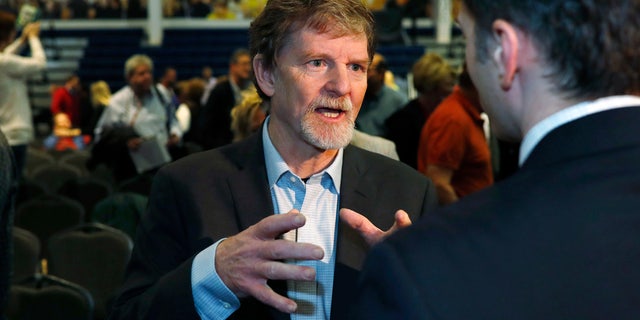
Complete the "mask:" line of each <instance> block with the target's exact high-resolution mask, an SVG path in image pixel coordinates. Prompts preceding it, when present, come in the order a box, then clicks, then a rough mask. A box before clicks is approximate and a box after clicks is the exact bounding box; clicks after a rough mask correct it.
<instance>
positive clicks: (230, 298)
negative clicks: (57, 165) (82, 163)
mask: <svg viewBox="0 0 640 320" xmlns="http://www.w3.org/2000/svg"><path fill="white" fill-rule="evenodd" d="M97 2H98V1H96V3H97ZM197 2H199V1H190V3H191V4H192V5H195V4H196V3H197ZM203 2H204V1H201V2H199V3H203ZM222 2H225V4H228V3H227V2H226V1H218V2H217V1H213V2H212V3H207V4H208V5H212V6H215V5H217V4H219V3H222ZM230 2H235V1H230ZM408 2H409V1H393V3H394V4H395V5H400V6H404V5H407V3H408ZM71 3H73V1H70V3H69V4H71ZM133 3H136V2H135V1H131V0H129V1H128V5H129V6H131V5H132V4H133ZM167 3H170V2H167ZM460 3H461V4H460V5H459V6H456V8H458V9H459V10H458V9H457V10H456V12H455V16H456V19H457V22H458V24H459V26H460V28H461V30H462V32H463V34H464V35H465V37H466V39H467V41H466V54H465V62H464V64H463V65H462V66H459V67H458V66H451V65H450V64H449V62H447V60H446V59H444V58H443V57H441V56H439V55H437V54H435V53H431V52H428V53H426V54H425V55H423V56H422V57H420V58H419V59H418V60H417V61H415V64H414V65H413V67H412V69H411V74H412V77H411V78H410V79H411V80H412V82H411V83H408V84H403V83H401V82H399V81H397V80H398V79H397V78H394V75H393V74H392V73H391V71H390V70H389V67H388V63H387V61H386V59H387V58H386V57H384V56H383V55H382V54H380V53H379V52H377V51H376V33H375V32H376V30H375V21H374V18H373V15H372V14H371V10H370V6H367V4H365V3H364V2H362V1H360V0H332V1H326V0H311V1H302V0H296V1H285V0H270V1H268V2H266V4H264V5H263V8H261V10H259V12H257V13H256V17H255V19H254V20H253V22H252V24H251V26H250V28H249V30H248V32H249V43H248V48H238V49H237V50H235V51H234V52H232V53H231V54H230V56H229V69H228V73H227V74H225V75H220V76H218V77H214V76H213V75H211V72H210V69H209V68H207V67H206V66H205V67H203V76H202V77H198V78H192V79H180V70H177V69H175V68H173V67H168V68H166V69H164V70H155V69H154V63H153V60H152V59H151V58H150V57H149V56H147V55H143V54H135V55H133V56H131V57H129V58H128V59H127V60H126V61H123V75H124V78H125V79H126V85H125V86H124V87H123V88H109V87H108V85H106V83H104V82H96V83H93V84H90V86H88V88H90V90H88V91H87V90H83V89H82V88H83V84H82V83H81V79H79V78H78V77H77V76H76V75H70V76H69V77H68V78H67V79H66V80H65V82H64V83H61V84H60V85H59V86H58V87H56V88H55V90H52V105H51V114H52V119H53V123H54V128H53V130H52V136H51V137H50V141H49V142H48V144H46V145H47V146H48V148H51V149H57V150H58V149H65V148H69V149H84V148H87V149H88V150H90V152H91V154H92V158H91V160H90V162H89V166H90V167H92V168H95V167H96V166H98V165H104V166H106V167H107V168H108V169H109V170H110V171H111V172H112V174H113V177H114V179H115V181H120V182H121V181H125V180H128V179H129V178H131V177H134V176H136V175H139V174H141V173H149V172H151V173H152V175H153V177H154V182H153V186H152V188H151V190H150V192H149V194H148V197H149V198H148V199H149V200H148V204H147V209H146V212H145V214H144V216H143V217H142V219H141V220H140V222H139V223H140V225H139V227H138V231H137V233H136V239H135V246H134V249H133V253H132V257H131V262H130V264H129V267H128V269H127V272H126V277H125V279H124V283H123V286H122V290H121V291H120V292H119V293H118V295H117V297H116V298H115V300H114V301H113V306H112V307H113V309H112V313H111V318H112V319H132V318H140V319H142V318H144V319H148V318H151V319H155V318H171V319H197V318H202V319H226V318H230V319H236V318H237V319H249V318H251V319H253V318H256V319H277V318H282V317H285V318H289V317H290V318H291V319H414V318H415V319H429V318H432V317H439V318H444V319H449V318H450V319H464V318H471V319H474V318H482V319H496V318H518V319H539V318H551V319H576V318H579V319H583V318H584V319H591V318H616V319H626V318H629V319H631V318H636V317H639V316H640V312H639V311H638V310H639V309H638V308H637V301H638V290H637V287H638V285H640V273H638V272H637V271H635V269H636V268H634V266H635V265H637V264H638V263H639V262H640V261H638V257H640V241H638V240H637V229H638V226H639V225H640V216H638V214H637V211H638V210H637V207H638V205H640V193H639V192H638V190H640V166H638V164H637V162H638V160H639V159H640V140H638V135H637V134H635V131H636V129H634V128H636V127H637V122H638V121H640V113H639V112H638V110H640V109H639V108H640V107H639V106H640V98H638V96H639V95H640V77H639V76H638V74H640V73H639V71H638V70H640V66H639V65H638V64H639V63H640V59H638V58H639V56H640V53H639V51H638V50H639V49H638V45H640V23H639V22H638V21H639V20H638V19H637V14H638V13H640V1H637V0H633V1H627V2H624V3H623V2H615V3H614V2H603V1H594V0H562V1H561V0H553V1H545V2H544V4H542V3H541V1H535V0H518V1H511V0H461V1H460ZM180 8H182V9H180ZM180 8H178V7H177V6H176V8H175V9H176V11H175V12H181V11H180V10H183V11H182V12H183V13H182V14H185V13H184V8H183V7H180ZM191 9H193V8H191ZM191 9H190V10H191ZM74 12H77V11H74ZM578 13H580V14H586V15H588V16H589V17H591V19H590V20H584V19H576V18H575V15H576V14H578ZM624 30H630V31H632V32H628V31H624ZM623 31H624V32H623ZM633 31H635V32H633ZM38 33H39V27H38V24H37V23H35V24H27V25H26V26H25V27H24V29H23V30H22V33H21V35H20V36H19V37H18V38H17V39H16V40H15V41H14V38H15V16H12V15H11V14H5V13H2V12H0V49H1V50H0V51H1V52H2V53H0V55H1V56H0V66H2V68H1V69H0V86H4V87H0V92H9V91H8V90H9V89H10V90H11V91H12V92H15V94H14V95H12V96H11V97H13V100H9V99H8V97H9V96H8V95H4V94H3V95H0V129H2V132H3V133H4V135H5V136H6V137H7V139H6V140H7V141H6V142H5V141H3V139H0V142H3V143H4V144H7V145H8V147H6V146H5V147H4V148H3V150H4V151H7V150H8V149H10V150H11V152H12V153H13V158H14V159H15V162H16V167H17V169H18V171H17V172H18V175H17V176H15V177H14V176H7V177H8V178H9V179H15V180H16V181H19V180H20V176H19V173H20V172H21V169H22V167H23V166H24V162H25V157H26V148H27V145H28V144H29V143H30V142H31V141H32V140H33V127H32V124H31V125H30V123H29V121H28V119H29V117H30V108H29V101H28V97H27V95H26V84H25V80H24V76H26V75H28V74H29V73H33V72H37V71H39V70H42V68H43V67H44V64H45V63H46V57H45V56H44V52H43V50H42V46H41V44H40V42H39V39H38ZM594 35H600V37H596V38H594V37H593V36H594ZM594 41H596V43H595V45H594ZM25 44H29V46H30V48H31V50H30V56H28V57H25V56H19V55H17V54H15V53H16V52H17V48H18V47H19V46H21V45H25ZM5 56H6V58H5ZM5 66H6V67H5ZM154 75H157V77H156V76H154ZM405 85H407V86H409V85H410V86H412V87H413V88H414V89H415V91H416V92H417V94H416V96H415V97H410V96H409V95H408V92H409V91H408V90H406V89H405V88H404V86H405ZM112 89H113V90H114V93H113V94H111V90H112ZM83 92H84V93H83ZM83 104H84V106H83ZM6 110H10V112H8V111H6ZM489 124H490V128H489ZM498 141H501V142H508V143H518V144H519V143H520V142H521V144H519V152H517V153H515V154H512V156H513V157H512V158H510V159H509V158H506V157H505V156H504V153H503V154H501V151H502V152H504V151H505V150H501V149H500V146H501V145H503V144H500V143H498ZM0 151H1V150H0ZM5 153H6V152H2V153H0V155H3V154H5ZM5 158H6V156H5ZM497 158H499V159H500V160H501V161H503V163H497V162H496V161H495V159H497ZM0 160H3V159H2V158H0ZM504 161H508V162H513V163H516V164H515V165H513V166H512V164H511V163H505V162H504ZM0 164H2V165H4V164H5V162H4V161H0ZM512 167H515V168H516V169H515V170H513V171H510V172H506V171H507V169H506V168H509V169H510V168H512ZM4 184H6V182H5V183H0V192H2V193H7V191H6V190H7V188H3V185H4ZM9 189H10V188H9ZM2 193H0V194H2ZM9 193H10V192H9ZM3 206H4V207H3ZM3 208H5V210H7V209H6V208H9V209H12V208H10V206H8V205H7V204H6V202H2V201H0V210H2V209H3ZM5 220H6V219H4V216H3V219H2V220H0V221H5ZM0 257H1V256H0ZM0 280H1V279H0ZM2 284H3V282H0V285H2ZM0 289H3V288H2V287H0ZM1 293H2V292H0V294H1ZM0 296H1V295H0ZM2 302H3V301H0V303H2ZM0 307H2V305H0Z"/></svg>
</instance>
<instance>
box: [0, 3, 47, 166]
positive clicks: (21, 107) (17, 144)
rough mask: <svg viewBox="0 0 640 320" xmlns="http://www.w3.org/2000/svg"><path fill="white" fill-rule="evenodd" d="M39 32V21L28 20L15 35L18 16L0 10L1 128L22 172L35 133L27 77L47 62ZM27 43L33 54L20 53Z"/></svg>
mask: <svg viewBox="0 0 640 320" xmlns="http://www.w3.org/2000/svg"><path fill="white" fill-rule="evenodd" d="M39 36H40V24H39V23H29V24H27V25H25V27H24V28H23V29H22V34H21V35H20V37H19V38H17V39H16V16H15V15H14V14H12V13H8V12H4V11H0V130H2V131H3V132H4V134H5V135H6V136H7V140H8V141H9V145H10V146H11V149H12V151H13V154H14V156H15V160H16V166H17V169H18V175H19V176H21V174H22V169H23V168H24V164H25V162H26V156H27V145H28V144H29V142H30V141H31V140H32V139H33V133H34V131H33V121H32V119H31V118H32V117H31V103H30V102H29V95H28V92H27V79H28V77H29V76H32V75H35V74H38V73H39V72H41V71H42V70H44V68H45V67H46V65H47V58H46V56H45V53H44V50H43V49H42V44H41V43H40V37H39ZM14 39H16V40H15V41H14ZM27 43H28V44H29V47H30V49H31V50H30V52H31V55H30V56H26V57H25V56H21V55H20V54H19V53H20V52H21V49H22V48H23V47H24V45H26V44H27Z"/></svg>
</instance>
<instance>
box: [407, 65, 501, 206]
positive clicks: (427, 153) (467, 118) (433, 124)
mask: <svg viewBox="0 0 640 320" xmlns="http://www.w3.org/2000/svg"><path fill="white" fill-rule="evenodd" d="M481 113H482V106H481V105H480V100H479V97H478V91H477V89H476V87H475V86H474V85H473V82H471V78H469V73H468V72H467V68H466V66H463V70H462V73H461V74H460V76H459V77H458V85H457V86H456V87H455V88H454V89H453V92H452V93H451V94H450V95H449V96H448V97H447V98H445V99H444V100H443V101H442V103H440V105H439V106H438V107H437V108H436V109H435V110H434V111H433V113H432V114H431V116H430V117H429V119H427V123H425V125H424V127H423V128H422V132H421V133H420V142H419V144H418V162H417V165H418V171H420V172H422V173H424V174H426V175H427V176H428V177H429V178H431V180H433V183H434V184H435V185H436V189H437V190H438V200H439V202H440V204H441V205H445V204H450V203H452V202H455V201H457V200H458V199H459V198H461V197H464V196H467V195H469V194H471V193H473V192H477V191H479V190H482V189H484V188H486V187H488V186H490V185H491V184H493V168H492V163H491V151H490V150H489V143H488V141H487V139H486V136H485V132H484V120H483V119H482V117H481Z"/></svg>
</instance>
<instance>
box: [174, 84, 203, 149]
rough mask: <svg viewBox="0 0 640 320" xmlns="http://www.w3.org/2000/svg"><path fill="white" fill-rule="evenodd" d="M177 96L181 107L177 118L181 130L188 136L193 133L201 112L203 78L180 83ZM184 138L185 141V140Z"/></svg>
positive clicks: (177, 111) (177, 112)
mask: <svg viewBox="0 0 640 320" xmlns="http://www.w3.org/2000/svg"><path fill="white" fill-rule="evenodd" d="M177 87H178V90H177V95H178V99H179V100H180V105H179V106H178V109H177V110H176V118H177V119H178V123H179V124H180V129H181V130H182V132H183V134H184V135H185V136H186V135H187V133H188V132H190V131H191V127H192V125H191V124H192V123H193V122H194V121H196V119H197V118H198V116H199V112H200V108H201V106H200V97H201V96H202V94H203V93H204V88H205V82H204V81H203V80H202V79H201V78H192V79H189V80H185V81H181V82H178V86H177ZM185 136H183V139H184V138H185Z"/></svg>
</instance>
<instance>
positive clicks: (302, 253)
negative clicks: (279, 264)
mask: <svg viewBox="0 0 640 320" xmlns="http://www.w3.org/2000/svg"><path fill="white" fill-rule="evenodd" d="M260 246H261V247H260V250H259V252H260V253H262V256H261V257H262V258H264V259H267V260H287V259H295V260H320V259H322V258H323V257H324V250H322V248H321V247H320V246H317V245H315V244H311V243H303V242H293V241H289V240H275V241H265V242H262V243H260Z"/></svg>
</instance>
